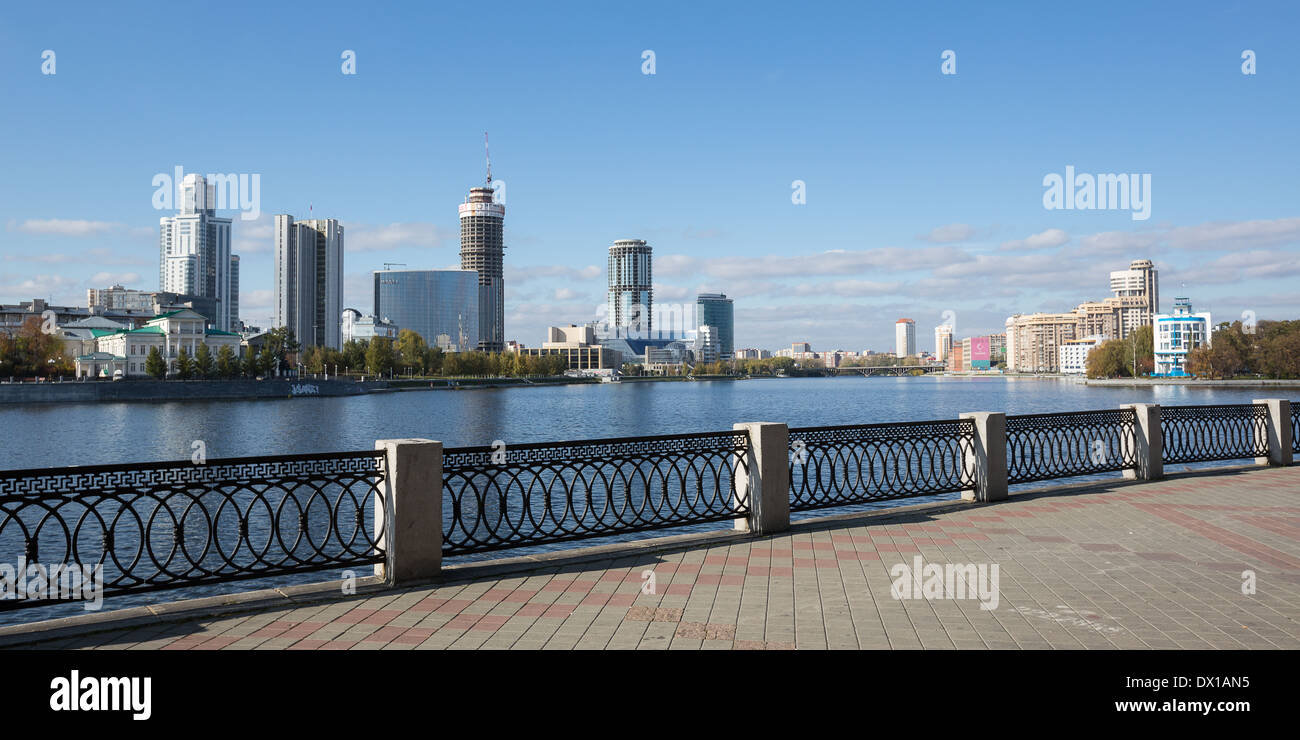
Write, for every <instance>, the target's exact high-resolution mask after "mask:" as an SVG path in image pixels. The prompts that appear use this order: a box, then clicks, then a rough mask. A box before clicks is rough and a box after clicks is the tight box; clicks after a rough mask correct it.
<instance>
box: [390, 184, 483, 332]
mask: <svg viewBox="0 0 1300 740" xmlns="http://www.w3.org/2000/svg"><path fill="white" fill-rule="evenodd" d="M493 194H494V191H493V190H492V170H491V168H490V167H489V169H488V179H487V186H486V187H476V188H470V190H469V197H467V198H466V199H465V202H464V203H461V204H460V267H461V270H471V271H474V272H475V274H476V275H477V277H476V279H477V280H478V286H479V289H478V308H477V309H476V311H477V314H478V321H479V327H478V328H477V329H476V330H475V331H474V332H472V334H473V335H474V336H477V337H478V346H479V349H482V350H484V351H486V352H503V351H504V350H505V346H506V338H505V334H506V328H505V327H506V325H505V313H506V303H505V297H506V292H505V290H506V289H505V273H504V264H505V218H506V207H505V206H504V205H503V204H501V203H498V202H496V199H495V198H494V197H493ZM376 295H378V293H376ZM376 315H378V314H376ZM397 325H398V326H401V327H402V328H403V329H407V328H412V329H413V328H415V327H413V326H409V325H408V324H407V323H405V322H403V321H400V320H398V321H397ZM425 338H426V339H428V337H425Z"/></svg>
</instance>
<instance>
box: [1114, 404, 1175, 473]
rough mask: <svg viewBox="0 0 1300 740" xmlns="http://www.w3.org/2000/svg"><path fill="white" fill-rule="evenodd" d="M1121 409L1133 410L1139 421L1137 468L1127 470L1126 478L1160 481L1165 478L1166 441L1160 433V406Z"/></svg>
mask: <svg viewBox="0 0 1300 740" xmlns="http://www.w3.org/2000/svg"><path fill="white" fill-rule="evenodd" d="M1120 408H1123V409H1133V415H1134V416H1135V417H1136V419H1137V426H1136V427H1135V428H1134V430H1133V432H1134V435H1133V436H1134V441H1135V442H1136V443H1137V448H1136V449H1135V450H1134V458H1135V459H1136V461H1137V467H1136V468H1135V469H1133V470H1125V471H1124V477H1125V478H1129V479H1131V480H1160V479H1161V478H1163V477H1165V458H1164V455H1165V441H1164V436H1163V433H1162V432H1161V431H1160V404H1158V403H1126V404H1122V405H1121V406H1120Z"/></svg>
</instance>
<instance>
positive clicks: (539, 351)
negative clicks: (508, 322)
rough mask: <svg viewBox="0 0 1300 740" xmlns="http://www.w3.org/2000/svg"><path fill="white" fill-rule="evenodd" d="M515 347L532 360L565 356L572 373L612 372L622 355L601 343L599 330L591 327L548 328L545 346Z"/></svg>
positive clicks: (513, 349) (514, 349) (515, 345)
mask: <svg viewBox="0 0 1300 740" xmlns="http://www.w3.org/2000/svg"><path fill="white" fill-rule="evenodd" d="M511 344H512V347H511V350H512V351H514V352H518V353H520V354H523V355H527V356H530V357H548V356H554V355H558V356H560V357H563V358H564V360H565V362H566V363H567V369H569V370H578V371H597V370H606V371H612V370H617V369H618V367H619V365H620V362H619V359H620V358H619V354H618V352H616V351H615V350H612V349H610V348H608V347H604V346H602V345H601V344H599V343H598V341H597V337H596V331H595V328H594V327H592V326H589V325H584V326H577V325H575V324H569V325H568V326H551V327H547V329H546V341H545V342H543V343H542V346H541V347H524V346H521V345H518V344H516V343H511Z"/></svg>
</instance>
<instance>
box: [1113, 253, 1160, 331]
mask: <svg viewBox="0 0 1300 740" xmlns="http://www.w3.org/2000/svg"><path fill="white" fill-rule="evenodd" d="M1110 289H1111V292H1113V293H1114V294H1115V297H1116V298H1120V299H1138V300H1127V301H1124V302H1123V303H1124V305H1123V308H1122V312H1121V318H1120V333H1119V338H1120V339H1126V338H1127V337H1128V335H1129V332H1131V331H1133V330H1134V329H1136V328H1138V327H1139V326H1150V325H1151V324H1152V323H1153V321H1154V317H1155V315H1156V314H1158V313H1160V277H1159V274H1158V272H1157V271H1156V267H1155V264H1154V263H1152V262H1151V260H1133V261H1132V262H1130V263H1129V266H1128V269H1127V270H1116V271H1115V272H1112V273H1111V274H1110Z"/></svg>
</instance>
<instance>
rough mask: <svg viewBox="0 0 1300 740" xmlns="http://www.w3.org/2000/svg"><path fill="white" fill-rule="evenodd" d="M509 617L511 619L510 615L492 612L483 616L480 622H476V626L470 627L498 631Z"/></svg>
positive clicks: (485, 630) (483, 630)
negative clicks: (505, 615)
mask: <svg viewBox="0 0 1300 740" xmlns="http://www.w3.org/2000/svg"><path fill="white" fill-rule="evenodd" d="M507 619H509V617H503V616H497V615H492V614H490V615H488V616H486V617H483V618H482V619H480V620H479V621H478V622H475V623H474V626H473V627H470V629H473V630H478V631H480V632H496V631H497V630H499V629H501V625H503V624H505V623H506V620H507Z"/></svg>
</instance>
